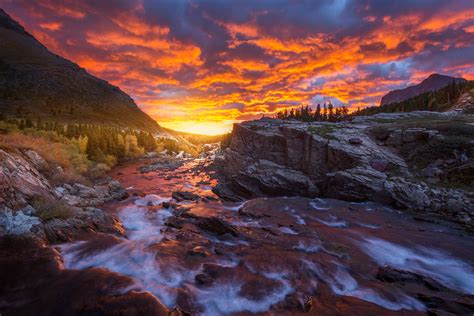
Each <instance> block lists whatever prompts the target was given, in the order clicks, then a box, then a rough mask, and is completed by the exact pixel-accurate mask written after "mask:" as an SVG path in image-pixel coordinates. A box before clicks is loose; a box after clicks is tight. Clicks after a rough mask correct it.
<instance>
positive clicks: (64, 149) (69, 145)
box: [0, 119, 181, 184]
mask: <svg viewBox="0 0 474 316" xmlns="http://www.w3.org/2000/svg"><path fill="white" fill-rule="evenodd" d="M0 148H2V149H6V150H13V149H20V150H23V149H33V150H34V151H36V152H38V153H39V154H40V155H41V156H42V157H43V158H44V159H45V160H46V161H47V163H48V167H47V170H41V171H42V172H43V173H44V174H45V175H46V176H47V177H48V178H49V179H50V180H51V182H52V183H53V184H59V183H73V182H80V183H87V180H86V178H96V177H101V176H103V175H104V174H105V173H106V172H108V171H109V170H110V168H112V167H113V166H115V165H116V164H117V163H118V162H120V161H123V160H126V159H130V158H135V157H140V156H142V155H143V154H144V153H145V152H146V151H154V150H156V151H162V150H164V149H167V150H169V151H172V152H178V151H180V150H181V147H180V145H179V144H178V142H177V141H176V140H173V139H165V138H162V139H155V138H154V137H153V135H151V134H150V133H147V132H144V131H138V130H132V129H122V128H118V127H114V126H104V125H90V124H60V123H58V122H42V120H41V119H37V120H36V121H35V122H33V121H31V120H30V119H26V120H16V119H12V120H9V121H0ZM57 166H60V167H61V168H62V170H63V172H57V169H56V167H57Z"/></svg>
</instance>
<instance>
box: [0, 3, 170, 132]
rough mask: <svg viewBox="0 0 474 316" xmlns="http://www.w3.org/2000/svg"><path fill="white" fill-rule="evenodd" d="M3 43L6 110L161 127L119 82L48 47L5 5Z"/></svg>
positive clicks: (2, 102) (0, 63)
mask: <svg viewBox="0 0 474 316" xmlns="http://www.w3.org/2000/svg"><path fill="white" fill-rule="evenodd" d="M0 48H1V49H0V111H1V113H2V114H3V115H4V116H7V117H9V118H14V119H18V118H30V119H36V118H39V117H41V118H42V119H45V120H51V121H60V122H65V123H83V124H105V125H116V126H120V127H124V128H133V129H141V130H146V131H149V132H153V133H156V132H162V131H163V130H162V128H161V127H160V126H159V125H158V123H157V122H156V121H155V120H153V119H152V118H151V117H149V116H148V115H147V114H146V113H144V112H143V111H142V110H141V109H140V108H139V107H138V106H137V105H136V103H135V101H134V100H133V99H132V98H131V97H130V96H129V95H128V94H126V93H125V92H123V91H122V90H121V89H120V88H119V87H117V86H114V85H111V84H110V83H108V82H107V81H105V80H103V79H100V78H97V77H95V76H93V75H91V74H89V73H88V72H87V71H86V70H85V69H84V68H82V67H80V66H79V65H77V64H75V63H74V62H72V61H69V60H67V59H65V58H63V57H61V56H59V55H57V54H55V53H53V52H51V51H49V50H48V49H47V47H46V46H44V45H43V44H42V43H41V42H39V41H38V40H37V39H36V38H35V37H34V36H33V35H31V34H30V33H28V32H27V31H26V30H25V28H24V27H23V26H21V25H20V24H19V23H18V22H17V21H15V20H14V19H13V18H11V17H10V16H9V15H8V14H7V13H6V12H5V11H4V10H2V9H0Z"/></svg>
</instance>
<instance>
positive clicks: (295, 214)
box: [58, 160, 474, 315]
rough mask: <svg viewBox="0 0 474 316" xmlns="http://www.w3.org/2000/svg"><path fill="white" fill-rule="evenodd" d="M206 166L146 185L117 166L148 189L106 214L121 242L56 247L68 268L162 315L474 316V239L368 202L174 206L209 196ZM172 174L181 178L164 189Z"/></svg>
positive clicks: (193, 165) (190, 165)
mask: <svg viewBox="0 0 474 316" xmlns="http://www.w3.org/2000/svg"><path fill="white" fill-rule="evenodd" d="M206 163H208V162H206V161H205V160H204V161H189V162H186V163H185V164H184V165H183V166H182V167H180V168H179V169H177V170H175V171H164V172H163V173H161V174H160V175H159V176H155V177H154V179H153V180H142V179H144V178H143V177H144V176H147V175H146V174H145V175H144V174H141V173H135V174H133V172H132V173H127V172H128V171H133V170H136V166H135V165H132V166H124V167H123V168H121V169H120V171H117V173H118V172H120V173H121V175H120V176H128V178H127V179H128V181H129V182H128V183H127V184H126V185H127V186H128V187H129V190H134V191H136V190H137V188H139V190H140V192H143V193H142V194H137V195H136V196H132V197H130V198H129V199H127V200H124V201H121V202H115V203H113V204H111V205H109V206H108V207H107V209H113V210H116V214H117V216H118V218H119V219H120V221H121V222H122V224H123V227H124V229H125V236H126V238H122V237H111V236H110V235H108V234H96V235H95V237H94V238H86V239H84V240H83V241H76V242H72V243H67V244H62V245H60V246H59V248H58V249H59V251H60V253H61V255H62V256H63V260H64V265H65V267H66V268H67V269H78V270H79V271H89V270H90V269H101V268H102V269H107V270H104V271H110V272H111V273H112V272H114V273H117V274H119V275H124V276H127V277H130V278H131V279H133V280H134V282H135V283H134V284H135V285H136V286H137V287H138V289H139V290H141V291H149V293H151V294H150V295H153V297H155V298H156V299H157V300H158V301H159V302H161V304H162V305H163V306H166V308H167V309H168V310H172V309H177V310H179V311H182V312H183V313H189V314H193V315H194V314H197V315H222V314H236V315H246V314H250V313H257V314H268V313H270V314H279V315H280V314H286V315H334V314H341V315H368V314H372V315H378V314H383V315H391V314H393V315H395V314H396V315H418V314H420V315H422V314H426V313H427V312H431V313H438V314H442V313H446V312H447V313H454V314H456V313H461V314H462V313H466V312H471V311H472V310H473V309H474V305H473V304H474V297H473V295H474V288H473V284H472V282H471V280H472V279H473V278H474V270H473V267H472V262H473V260H474V257H473V255H472V253H471V252H470V250H469V249H470V246H472V244H473V242H474V240H473V239H472V236H461V232H460V231H459V230H457V229H456V228H455V227H450V226H443V225H439V224H437V223H428V222H424V221H421V222H420V221H417V220H415V219H413V218H412V217H410V216H409V215H407V214H403V213H401V212H399V211H397V210H396V209H392V208H388V207H386V206H383V205H381V204H378V203H372V202H370V203H357V202H343V201H338V200H331V199H314V198H303V197H288V198H257V199H253V200H248V201H245V202H222V201H219V200H208V199H203V198H201V199H197V200H195V201H190V200H182V201H176V202H174V201H175V200H174V199H173V198H172V193H173V192H176V191H183V189H184V190H186V191H188V192H192V193H193V194H195V195H198V196H201V197H203V196H212V192H211V189H212V188H211V187H210V186H208V185H207V184H208V183H215V182H214V180H212V178H209V175H208V174H207V173H202V172H201V170H203V168H204V166H202V164H206ZM197 166H201V167H199V168H198V167H197ZM204 169H205V168H204ZM168 172H170V173H171V172H177V173H176V174H177V175H179V176H180V178H176V179H173V180H166V178H167V177H168V176H169V175H170V174H167V173H168ZM170 181H172V182H171V184H170ZM132 183H133V184H134V185H131V184H132ZM161 184H163V185H165V184H166V187H163V186H162V185H161ZM401 232H403V233H401ZM128 297H129V296H128ZM125 302H126V303H124V306H127V305H128V304H129V303H128V302H134V303H130V304H131V305H132V306H135V305H134V304H136V301H135V300H133V301H127V300H125ZM114 304H115V302H114ZM145 306H146V305H145Z"/></svg>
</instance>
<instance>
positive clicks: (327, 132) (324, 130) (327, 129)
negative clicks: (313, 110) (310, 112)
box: [306, 124, 337, 140]
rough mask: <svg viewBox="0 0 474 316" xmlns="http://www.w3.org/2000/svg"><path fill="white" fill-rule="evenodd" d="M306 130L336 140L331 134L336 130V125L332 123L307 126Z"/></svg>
mask: <svg viewBox="0 0 474 316" xmlns="http://www.w3.org/2000/svg"><path fill="white" fill-rule="evenodd" d="M306 130H307V131H308V132H310V133H311V134H317V135H319V136H321V137H323V138H326V139H329V140H337V138H336V137H335V136H334V135H332V133H333V132H335V131H336V127H335V126H332V125H326V124H325V125H318V126H309V127H308V128H307V129H306Z"/></svg>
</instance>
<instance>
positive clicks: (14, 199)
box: [0, 150, 127, 243]
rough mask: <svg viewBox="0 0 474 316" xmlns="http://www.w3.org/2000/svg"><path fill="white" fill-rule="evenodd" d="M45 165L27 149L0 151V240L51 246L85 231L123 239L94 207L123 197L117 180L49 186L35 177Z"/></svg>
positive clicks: (117, 228) (113, 221)
mask: <svg viewBox="0 0 474 316" xmlns="http://www.w3.org/2000/svg"><path fill="white" fill-rule="evenodd" d="M46 164H47V162H46V161H45V160H44V159H43V158H42V157H41V156H40V155H38V154H37V153H36V152H35V151H33V150H25V151H20V150H16V151H12V152H6V151H4V150H0V201H1V202H2V203H1V205H0V236H2V235H22V236H28V235H31V236H34V237H38V238H40V239H42V240H44V241H47V242H50V243H56V242H64V241H69V240H73V239H75V238H77V237H78V236H80V235H81V234H83V233H87V232H91V231H92V232H106V233H114V234H117V235H122V234H123V227H121V224H120V222H119V221H118V220H117V218H115V217H114V215H112V214H110V213H107V212H103V211H102V210H101V209H100V208H98V206H100V205H102V204H104V203H106V202H107V201H111V200H116V199H122V198H125V197H126V196H127V192H126V191H125V190H124V189H123V188H122V187H121V185H120V183H119V182H118V181H115V180H109V181H102V182H101V183H98V184H96V185H92V186H86V185H84V184H80V183H73V184H62V185H58V186H53V185H52V184H51V183H50V181H48V179H47V178H46V177H45V176H44V175H43V174H42V172H41V170H45V165H46ZM55 172H56V173H60V172H62V170H61V168H59V167H58V168H57V169H56V170H55Z"/></svg>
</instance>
